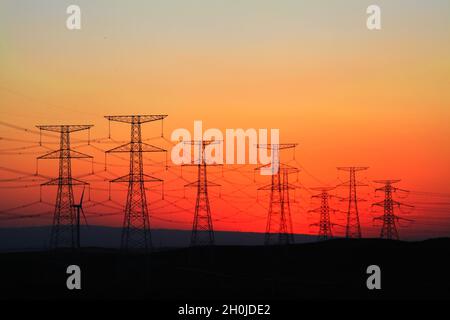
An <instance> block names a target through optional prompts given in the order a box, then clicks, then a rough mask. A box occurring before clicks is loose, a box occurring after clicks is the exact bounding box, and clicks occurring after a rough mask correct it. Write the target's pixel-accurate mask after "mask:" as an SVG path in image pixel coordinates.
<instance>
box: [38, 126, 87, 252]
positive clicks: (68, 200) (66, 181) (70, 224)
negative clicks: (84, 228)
mask: <svg viewBox="0 0 450 320" xmlns="http://www.w3.org/2000/svg"><path fill="white" fill-rule="evenodd" d="M36 127H37V128H39V130H41V131H42V130H45V131H53V132H57V133H59V134H60V143H59V150H56V151H53V152H49V153H47V154H45V155H42V156H40V157H38V158H37V160H42V159H59V176H58V178H56V179H51V180H50V181H48V182H45V183H43V184H42V185H41V186H55V185H56V186H58V191H57V195H56V203H55V213H54V216H53V226H52V230H51V235H50V249H56V248H62V247H70V248H72V249H75V248H76V247H77V244H78V243H79V239H78V238H79V234H78V233H77V230H76V210H75V207H74V200H73V186H74V185H87V183H86V182H83V181H80V180H78V179H75V178H72V163H71V159H72V158H75V159H82V158H90V159H92V156H89V155H87V154H84V153H81V152H78V151H75V150H72V149H71V148H70V133H71V132H76V131H81V130H89V129H90V128H91V127H92V125H45V126H36Z"/></svg>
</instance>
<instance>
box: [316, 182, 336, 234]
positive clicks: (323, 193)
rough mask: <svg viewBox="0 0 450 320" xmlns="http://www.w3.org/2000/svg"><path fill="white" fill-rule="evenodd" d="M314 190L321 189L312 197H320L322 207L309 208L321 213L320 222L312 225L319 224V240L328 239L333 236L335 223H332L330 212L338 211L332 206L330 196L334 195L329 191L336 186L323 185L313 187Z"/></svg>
mask: <svg viewBox="0 0 450 320" xmlns="http://www.w3.org/2000/svg"><path fill="white" fill-rule="evenodd" d="M311 189H312V190H317V191H320V193H319V194H316V195H313V196H312V198H319V199H320V207H319V208H317V209H313V210H309V212H318V213H319V214H320V220H319V223H313V224H311V226H318V227H319V233H318V240H328V239H331V238H333V226H334V225H335V224H334V223H331V219H330V212H335V211H337V210H336V209H333V208H331V207H330V203H329V202H330V201H329V200H330V198H331V197H332V196H331V195H330V194H329V191H331V190H333V189H334V187H321V188H311Z"/></svg>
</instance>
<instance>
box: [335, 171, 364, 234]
mask: <svg viewBox="0 0 450 320" xmlns="http://www.w3.org/2000/svg"><path fill="white" fill-rule="evenodd" d="M337 169H338V170H343V171H348V172H349V174H350V179H349V181H347V182H344V183H343V184H341V185H340V186H348V187H349V195H348V198H346V199H344V200H347V201H348V210H347V225H346V227H345V236H346V237H347V238H361V224H360V222H359V211H358V201H363V199H359V198H358V197H357V195H356V187H358V186H367V184H364V183H362V182H359V181H357V180H356V172H357V171H362V170H367V169H369V167H338V168H337Z"/></svg>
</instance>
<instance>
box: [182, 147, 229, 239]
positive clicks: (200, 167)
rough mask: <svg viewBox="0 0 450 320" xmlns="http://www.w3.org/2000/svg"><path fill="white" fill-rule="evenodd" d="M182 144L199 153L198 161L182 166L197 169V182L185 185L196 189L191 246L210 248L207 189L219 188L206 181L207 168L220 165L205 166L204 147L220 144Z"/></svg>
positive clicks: (210, 223) (211, 235)
mask: <svg viewBox="0 0 450 320" xmlns="http://www.w3.org/2000/svg"><path fill="white" fill-rule="evenodd" d="M184 143H186V144H190V145H193V146H195V147H196V150H197V151H198V152H199V154H198V155H197V156H198V159H197V161H196V163H194V164H184V166H196V167H197V180H196V181H194V182H191V183H188V184H186V185H185V187H194V188H196V189H197V198H196V201H195V212H194V221H193V223H192V234H191V246H212V245H214V241H215V240H214V228H213V223H212V218H211V207H210V204H209V197H208V187H217V186H220V185H219V184H217V183H214V182H211V181H208V178H207V175H206V173H207V166H210V165H220V164H207V163H206V162H207V161H206V159H205V147H206V146H208V145H211V144H216V143H221V141H217V140H194V141H185V142H184Z"/></svg>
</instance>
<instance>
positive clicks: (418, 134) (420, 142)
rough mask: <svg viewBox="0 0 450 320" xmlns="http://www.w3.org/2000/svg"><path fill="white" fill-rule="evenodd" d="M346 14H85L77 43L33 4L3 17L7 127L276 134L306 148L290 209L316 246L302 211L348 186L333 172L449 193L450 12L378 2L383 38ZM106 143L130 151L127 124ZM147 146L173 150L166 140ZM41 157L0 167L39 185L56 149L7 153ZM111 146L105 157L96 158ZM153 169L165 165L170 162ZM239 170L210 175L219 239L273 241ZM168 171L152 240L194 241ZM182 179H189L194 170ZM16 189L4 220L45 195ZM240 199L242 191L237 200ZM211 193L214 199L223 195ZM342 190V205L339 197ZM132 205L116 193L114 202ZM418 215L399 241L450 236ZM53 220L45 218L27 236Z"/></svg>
mask: <svg viewBox="0 0 450 320" xmlns="http://www.w3.org/2000/svg"><path fill="white" fill-rule="evenodd" d="M67 3H68V2H67ZM346 3H348V4H346V6H341V5H338V4H336V3H331V1H317V2H316V1H287V0H286V1H281V2H279V3H277V4H275V3H274V2H271V1H247V2H245V3H241V4H237V3H233V4H230V3H229V2H225V1H213V2H210V1H194V3H191V4H189V5H188V4H186V3H185V2H183V1H173V2H171V3H170V4H168V3H166V2H164V1H154V2H152V3H146V2H131V3H127V4H125V3H123V2H118V1H95V2H89V1H79V4H80V6H81V8H82V13H83V17H84V18H83V19H84V20H83V27H82V30H80V31H68V30H67V29H66V28H65V22H64V20H65V17H66V15H65V7H66V1H60V2H54V1H47V2H45V1H44V2H42V3H41V4H40V5H39V7H38V6H37V4H36V3H34V2H33V1H24V2H21V3H20V4H18V3H17V2H16V1H4V2H2V4H1V6H2V8H1V10H0V21H1V22H0V30H1V31H0V68H1V70H2V72H1V73H0V116H1V119H2V121H4V122H7V123H11V124H15V125H18V126H21V127H25V128H33V127H34V126H35V125H36V124H63V123H70V124H72V123H88V124H94V125H95V127H94V128H93V130H92V132H91V136H92V137H93V138H96V137H106V136H107V130H108V124H107V121H106V120H105V119H103V116H104V115H107V114H134V113H136V114H139V113H141V114H156V113H164V114H168V115H169V117H168V118H167V121H165V123H164V127H165V136H166V137H170V133H171V132H172V130H174V129H176V128H180V127H184V128H187V129H189V130H193V128H192V126H193V121H194V120H202V121H203V123H204V127H205V129H206V128H219V129H222V130H224V129H225V128H244V129H245V128H256V129H258V128H279V129H280V133H281V140H282V141H283V142H298V143H299V147H298V148H297V149H296V162H293V161H291V163H292V164H294V163H296V164H297V165H301V166H302V167H303V168H304V169H306V172H305V171H303V172H302V173H301V174H300V182H301V184H302V185H303V186H304V187H306V188H304V189H301V190H299V191H298V192H297V193H296V196H297V197H298V201H299V203H298V205H294V206H293V213H294V212H295V216H294V222H295V224H294V225H295V229H296V231H297V232H310V233H314V232H315V230H314V228H310V227H309V223H312V222H315V220H316V219H317V218H318V217H317V216H315V215H314V214H308V213H307V212H306V211H307V210H309V209H312V208H314V207H315V206H317V205H318V204H317V203H314V202H311V200H310V195H311V193H310V191H309V190H308V189H307V188H310V187H315V186H317V185H318V184H319V183H320V182H323V183H327V184H336V183H339V181H340V180H338V179H341V180H342V181H343V180H345V179H346V177H345V176H344V175H343V174H342V173H338V172H337V171H336V166H346V165H363V166H366V165H367V166H370V170H369V171H367V172H366V173H363V174H362V176H361V178H362V179H365V180H366V181H371V180H373V179H385V178H401V179H402V183H401V184H400V185H399V186H401V187H403V188H406V189H411V190H415V191H427V192H434V193H445V194H449V193H450V186H449V184H448V181H449V180H450V170H449V166H448V163H449V160H450V141H449V140H450V139H449V137H450V127H449V126H448V120H449V119H450V117H449V116H450V108H449V107H450V91H449V90H448V87H449V84H450V83H449V82H450V59H449V57H450V43H449V41H448V39H449V35H450V20H449V19H448V14H447V15H446V13H448V12H449V4H448V2H447V1H438V0H435V1H429V2H427V4H426V5H425V4H423V3H422V2H417V3H416V2H414V5H411V2H409V1H396V2H395V3H392V2H389V1H379V3H380V6H381V7H382V10H383V11H382V12H383V28H382V30H381V31H376V32H370V31H368V30H367V29H366V27H365V18H366V14H365V8H366V7H367V5H368V4H370V3H369V2H367V3H365V1H348V2H346ZM112 129H113V138H115V139H116V140H121V141H124V140H127V139H128V138H129V132H128V130H129V128H128V126H126V125H124V124H113V125H112ZM144 133H145V137H146V138H148V137H153V136H158V135H159V124H149V125H146V126H145V128H144ZM0 137H6V138H17V139H22V140H33V141H37V138H38V136H37V135H33V134H30V133H26V132H23V131H19V130H14V129H12V128H8V127H4V126H0ZM84 138H85V135H84V134H82V133H77V134H75V135H74V139H84ZM44 140H45V141H46V142H55V141H56V140H52V139H48V138H45V139H44ZM151 143H155V144H157V145H164V146H166V147H169V146H170V144H168V143H167V141H165V140H163V139H159V140H154V141H152V142H151ZM33 145H35V143H34V144H33V143H16V142H12V141H7V140H0V150H2V151H3V154H1V155H0V166H3V167H7V168H15V169H18V170H20V171H25V172H34V170H35V160H34V159H35V157H36V156H37V155H38V154H39V153H45V152H47V150H45V149H42V148H41V149H39V148H37V147H36V148H34V149H33V148H31V149H24V150H23V151H22V152H34V153H27V154H20V155H19V154H11V152H13V153H14V152H16V153H17V152H18V151H17V150H13V151H8V150H10V149H11V148H12V149H14V148H17V147H26V146H33ZM116 145H118V144H117V143H114V142H111V143H108V144H105V143H99V144H97V147H99V148H101V149H108V148H112V147H113V146H116ZM47 146H48V147H50V148H54V147H55V145H54V144H47ZM79 150H80V151H82V152H86V153H90V154H92V155H94V156H95V157H96V159H95V160H96V161H97V162H98V164H96V165H95V169H96V171H98V172H100V171H101V170H102V169H103V166H102V162H103V157H104V156H103V154H102V153H101V152H100V151H99V150H98V149H94V148H93V147H88V146H82V147H80V149H79ZM8 152H9V153H8ZM152 157H153V155H152ZM283 157H284V158H285V159H286V161H288V160H290V159H291V158H292V155H291V153H289V152H286V154H284V155H283ZM155 160H156V161H158V162H162V161H164V156H156V159H155ZM110 161H111V164H112V165H119V166H117V167H110V170H111V171H112V172H113V173H114V174H117V175H122V174H126V172H127V168H126V165H127V162H126V161H123V160H121V159H114V158H111V159H110ZM148 163H150V162H148ZM55 165H56V164H53V167H51V165H49V164H44V163H42V164H41V168H42V171H43V172H45V173H46V174H48V175H49V176H54V175H55V174H56V173H57V171H56V170H55ZM233 168H234V167H228V166H226V167H225V169H224V170H225V172H224V177H223V178H222V176H221V172H220V170H218V169H212V170H213V171H216V173H214V174H213V175H214V176H213V178H214V179H217V182H220V181H222V182H220V183H222V184H223V187H222V189H221V195H222V196H223V197H222V199H215V200H213V201H212V206H213V214H214V215H215V219H217V221H216V222H215V226H216V228H217V229H226V230H251V231H263V230H264V228H265V210H266V209H265V208H264V206H265V207H267V195H263V194H260V197H261V199H260V204H255V197H256V191H255V190H256V188H257V186H258V185H262V184H263V183H268V182H269V181H268V180H267V179H264V178H260V177H258V179H257V181H256V184H254V183H253V174H252V170H253V167H251V166H248V167H245V168H238V169H236V170H240V173H239V174H237V173H236V172H235V171H231V170H234V169H233ZM163 169H164V168H163V167H162V166H159V167H158V166H156V167H150V166H149V167H147V170H149V172H154V173H155V174H159V175H160V176H161V177H163V178H164V179H165V180H166V181H168V182H167V183H166V185H165V189H166V192H165V193H166V195H167V196H168V197H167V198H166V200H165V202H164V201H159V202H155V201H157V199H158V197H159V194H157V193H150V194H149V201H150V202H152V201H153V202H154V203H153V202H152V204H151V207H153V208H154V209H155V210H154V211H155V212H156V213H155V219H154V220H153V224H152V226H153V227H175V228H190V225H191V221H192V215H191V214H190V213H189V210H190V209H191V208H192V207H193V203H194V200H195V194H194V193H193V191H186V196H187V199H182V197H183V191H182V189H183V188H182V185H183V184H184V183H185V181H184V180H182V179H180V178H177V177H179V174H178V173H179V168H171V169H170V170H169V172H166V171H164V170H163ZM88 171H89V170H88V167H84V166H80V165H75V167H74V175H79V174H82V173H86V172H88ZM75 172H76V173H75ZM99 174H101V173H99ZM245 174H246V175H248V177H245V176H244V175H245ZM0 175H1V178H2V179H7V178H9V177H16V176H17V175H18V174H13V173H8V172H4V171H0ZM104 176H105V177H108V178H109V177H111V174H110V173H106V174H105V175H104ZM183 176H184V178H186V179H187V180H189V181H192V180H194V179H195V173H194V172H192V171H191V172H185V173H184V174H183ZM89 179H91V180H93V181H92V184H93V186H94V184H95V186H94V187H96V188H107V183H104V182H102V181H94V180H95V179H97V180H99V179H100V178H99V177H96V176H90V177H87V180H89ZM176 179H178V180H176ZM317 179H318V180H320V182H319V181H317ZM223 180H226V181H229V182H226V181H223ZM169 181H170V182H169ZM30 183H31V182H30ZM37 183H39V182H36V181H34V182H32V183H31V184H37ZM12 185H18V183H10V184H9V185H8V184H7V182H2V183H0V186H1V188H2V189H1V193H2V195H3V197H2V199H1V200H0V211H1V210H2V208H4V209H6V208H9V207H14V206H16V205H20V204H21V203H29V202H32V201H35V200H38V199H39V196H38V190H36V188H31V189H25V190H24V189H23V188H18V189H12V188H9V187H8V186H12ZM239 185H241V189H240V191H238V192H234V193H233V191H235V190H237V189H239V188H238V186H239ZM373 187H374V186H373V185H371V186H370V187H367V188H365V189H361V196H362V197H366V198H368V199H369V200H379V199H378V198H377V199H373ZM158 188H159V187H156V190H159V189H158ZM170 190H173V191H170ZM211 192H213V195H214V193H215V195H217V196H218V191H211ZM243 192H245V193H243ZM337 192H338V193H339V194H341V195H345V190H339V191H337ZM123 193H124V192H115V194H114V197H115V198H116V200H117V201H118V202H119V203H121V201H122V200H123V196H124V195H123ZM170 196H173V198H170ZM44 197H45V198H46V200H47V201H49V202H53V201H54V190H47V191H45V194H44ZM179 197H181V199H180V198H179ZM239 197H241V198H243V199H240V198H239ZM430 197H431V196H430ZM92 198H93V199H96V200H97V201H102V200H106V199H107V193H106V192H102V191H100V190H97V191H95V192H94V191H93V192H92ZM264 199H265V200H264ZM447 199H448V197H447V198H446V197H445V196H443V197H437V196H435V195H434V196H433V197H431V198H423V197H422V198H417V195H416V197H414V196H413V194H411V199H402V201H405V202H408V201H411V202H414V203H421V202H433V203H435V202H443V203H445V201H446V200H447ZM225 200H226V201H228V204H227V203H225ZM169 201H171V202H173V201H179V202H177V205H181V207H183V208H187V209H186V210H187V211H181V209H179V208H178V209H177V207H176V206H174V205H173V204H171V203H169ZM264 201H265V202H264ZM369 202H370V201H369ZM369 202H368V203H366V204H362V213H361V214H362V215H363V218H362V219H363V223H364V224H365V226H366V229H367V230H368V231H367V232H368V233H369V234H370V235H376V233H377V232H378V227H374V225H373V223H372V218H373V216H376V215H377V214H376V213H374V212H373V213H372V212H370V210H369V208H368V204H369ZM230 203H231V204H232V205H233V206H231V204H230ZM336 205H337V206H339V207H341V208H345V206H343V204H336ZM427 206H428V205H427ZM294 207H295V208H294ZM417 207H418V208H416V210H415V211H414V212H413V213H411V214H410V216H411V217H413V218H414V219H415V220H416V223H415V224H413V225H412V226H410V227H409V229H410V230H408V231H406V230H405V231H404V232H406V233H407V234H411V235H413V234H414V232H417V233H420V234H423V233H425V232H434V233H435V234H438V235H441V234H447V235H448V234H449V233H450V228H449V224H448V223H447V224H445V222H446V221H447V220H448V219H447V213H449V212H448V208H449V206H448V205H444V206H441V207H439V208H438V209H436V208H433V209H431V208H430V207H423V208H422V207H421V206H419V205H417ZM44 209H45V210H48V209H49V208H48V207H47V208H46V207H43V209H42V210H44ZM50 209H51V207H50ZM30 210H31V209H30ZM33 210H34V211H35V212H39V209H33ZM102 210H104V211H108V209H107V208H103V209H102ZM111 210H112V211H114V210H115V209H111ZM176 210H180V211H179V212H176ZM116 211H117V210H116ZM164 212H167V213H166V215H165V214H164ZM169 212H172V213H169ZM337 218H338V219H342V218H343V217H342V215H340V216H339V217H337ZM96 219H97V220H96V221H98V223H99V224H114V225H120V224H121V221H122V218H121V216H120V215H118V216H111V217H105V218H96ZM158 219H159V220H158ZM164 219H165V220H164ZM46 221H50V220H49V219H47V220H45V219H44V220H42V221H34V222H33V223H35V224H36V223H37V224H43V223H46ZM430 221H431V222H430ZM14 223H15V222H14ZM20 223H31V222H28V221H25V220H21V221H20ZM94 223H95V222H94ZM1 224H6V222H1ZM8 224H13V222H12V221H11V222H8ZM430 230H431V231H430ZM337 232H338V233H339V232H340V231H339V230H338V231H337ZM363 232H364V230H363Z"/></svg>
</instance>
